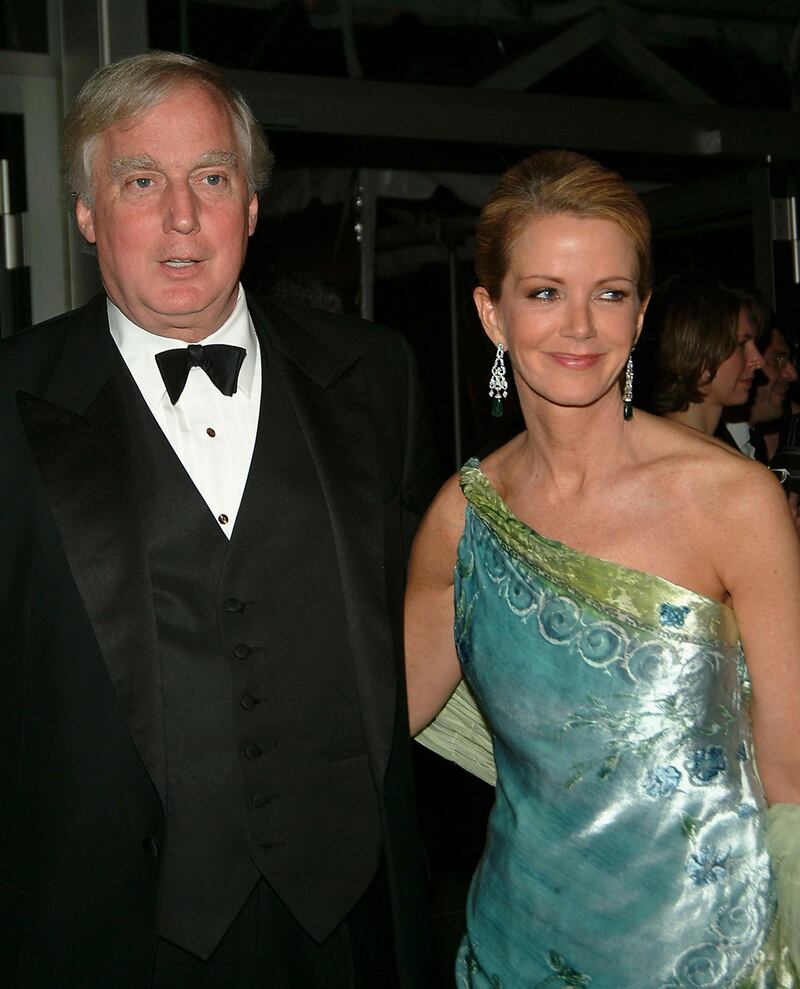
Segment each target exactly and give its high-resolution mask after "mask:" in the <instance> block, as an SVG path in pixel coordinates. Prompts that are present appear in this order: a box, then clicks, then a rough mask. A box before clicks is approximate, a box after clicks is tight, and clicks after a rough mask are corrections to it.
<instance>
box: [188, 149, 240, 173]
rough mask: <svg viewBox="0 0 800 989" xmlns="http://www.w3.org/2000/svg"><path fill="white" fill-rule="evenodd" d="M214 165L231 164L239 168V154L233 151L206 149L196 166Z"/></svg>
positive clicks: (232, 166) (206, 166)
mask: <svg viewBox="0 0 800 989" xmlns="http://www.w3.org/2000/svg"><path fill="white" fill-rule="evenodd" d="M213 165H230V166H231V168H235V169H238V168H239V156H238V155H237V154H236V153H235V152H233V151H206V152H205V153H204V154H202V155H200V157H199V158H198V159H197V164H196V165H195V168H208V167H209V166H213Z"/></svg>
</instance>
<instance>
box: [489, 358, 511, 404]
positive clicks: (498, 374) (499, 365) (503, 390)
mask: <svg viewBox="0 0 800 989" xmlns="http://www.w3.org/2000/svg"><path fill="white" fill-rule="evenodd" d="M504 353H505V351H504V350H503V344H502V343H498V345H497V353H496V354H495V356H494V364H492V374H491V377H490V378H489V398H491V400H492V415H493V416H494V417H495V419H499V418H500V416H501V415H502V414H503V399H504V398H508V382H507V381H506V365H505V361H504V360H503V354H504Z"/></svg>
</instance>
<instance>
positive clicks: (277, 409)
mask: <svg viewBox="0 0 800 989" xmlns="http://www.w3.org/2000/svg"><path fill="white" fill-rule="evenodd" d="M262 349H263V350H264V351H265V354H264V359H263V360H262V368H263V387H262V400H261V412H260V417H259V427H258V436H257V440H256V447H255V452H254V455H253V461H252V463H251V468H250V473H249V476H248V481H247V487H246V490H245V494H244V498H243V501H242V505H241V508H240V511H239V515H238V518H237V521H236V525H235V528H234V531H233V533H232V538H231V541H230V543H229V542H228V540H227V538H226V537H225V535H224V534H223V533H222V531H221V530H220V528H219V526H218V524H217V522H216V520H215V519H214V517H213V516H212V514H211V512H210V511H209V509H208V507H207V506H206V504H205V502H204V501H203V500H202V498H201V496H200V494H199V493H198V491H197V489H196V488H195V487H194V485H193V484H192V482H191V480H190V479H189V477H188V475H187V474H186V472H185V471H184V469H183V467H182V465H181V464H180V462H179V460H178V458H177V457H176V456H175V454H174V453H173V451H172V449H171V447H170V446H169V443H168V442H167V440H166V438H165V437H164V435H163V433H162V432H161V430H160V429H159V427H158V425H157V424H156V423H155V421H154V420H153V418H152V416H150V414H149V412H148V410H147V408H146V406H145V404H144V401H143V400H142V399H141V397H140V396H139V395H138V392H137V391H136V389H135V386H133V385H132V386H131V394H130V395H129V396H128V398H129V400H128V403H127V404H128V406H129V415H130V418H131V423H130V425H131V431H132V434H133V436H134V437H136V438H137V440H136V442H135V443H134V444H133V445H134V446H135V448H136V454H135V456H136V458H137V460H138V463H137V476H138V477H139V478H140V479H141V481H140V484H139V487H140V492H139V501H140V504H141V506H142V512H143V517H144V522H145V531H146V532H147V539H148V555H149V561H150V569H151V576H152V585H153V599H154V604H155V613H156V621H157V626H158V635H159V649H160V657H161V681H162V692H163V705H164V735H165V740H166V766H167V807H166V817H167V829H166V841H165V849H164V855H163V871H162V895H161V902H162V906H161V919H160V923H159V931H160V933H161V934H162V935H163V936H165V937H167V938H169V939H170V940H173V941H175V942H176V943H177V944H180V945H181V946H182V947H184V948H186V949H187V950H190V951H192V952H193V953H194V954H196V955H198V956H200V957H203V958H205V957H208V955H209V954H210V953H211V951H212V950H213V949H214V947H215V946H216V944H217V943H218V942H219V939H220V938H221V937H222V935H223V934H224V932H225V930H226V929H227V927H228V926H229V924H230V922H231V921H232V920H233V918H234V917H235V915H236V913H237V911H238V910H239V908H240V907H241V905H242V904H243V902H244V900H245V899H246V897H247V895H248V894H249V892H250V890H251V889H252V887H253V885H254V883H255V882H256V881H257V879H258V877H259V875H262V876H263V877H264V878H265V879H266V880H267V882H268V883H269V884H270V885H271V886H272V887H273V889H274V890H275V891H276V892H277V893H278V895H279V896H280V897H281V899H282V900H283V901H284V903H285V904H286V906H287V907H288V909H289V910H290V911H291V912H292V914H293V915H294V916H295V918H296V919H297V920H298V922H299V923H300V924H301V925H302V926H303V927H304V928H305V929H306V930H307V931H308V932H309V934H311V935H312V936H313V937H315V938H316V939H318V940H322V939H323V938H324V937H326V936H327V935H328V934H329V933H330V931H331V930H332V929H333V928H334V927H335V926H336V924H338V923H339V922H340V921H341V919H342V918H343V917H344V915H345V914H346V913H347V911H348V910H349V909H350V908H351V907H352V906H353V904H354V903H355V902H356V901H357V900H358V898H359V897H360V895H361V894H362V893H363V892H364V890H365V889H366V887H367V886H368V884H369V882H370V880H371V878H372V876H373V875H374V872H375V869H376V867H377V862H378V859H379V855H380V844H381V825H380V811H379V800H378V796H377V793H376V789H375V786H374V783H373V780H372V777H371V774H370V770H369V763H368V759H367V754H366V750H365V744H364V734H363V729H362V723H361V717H360V712H359V705H358V697H357V692H356V687H355V680H354V674H353V668H352V662H351V656H350V648H349V642H348V639H347V632H346V628H347V626H346V621H345V614H344V603H343V599H342V593H341V589H340V586H339V570H338V566H337V558H336V550H335V545H334V541H333V535H332V532H331V527H330V519H329V515H328V511H327V507H326V503H325V497H324V492H323V491H322V488H321V486H320V482H319V478H318V475H317V472H316V469H315V467H314V463H313V460H312V458H311V455H310V453H309V450H308V446H307V444H306V442H305V438H304V436H303V433H302V430H301V428H300V425H299V422H298V419H297V416H296V415H295V413H294V410H293V408H292V406H291V402H290V400H289V398H288V395H287V393H286V391H285V388H284V386H283V382H282V376H281V373H280V361H281V360H282V358H281V357H280V355H277V354H276V353H274V352H270V351H269V349H268V347H266V346H265V344H264V342H263V341H262ZM208 425H209V426H214V425H215V424H214V423H208ZM206 439H207V440H208V442H224V441H225V438H224V436H222V435H220V432H219V430H218V431H217V436H216V437H214V438H211V437H207V436H206V434H205V433H204V434H203V442H205V441H206ZM346 470H347V465H346V464H343V465H342V471H343V472H346Z"/></svg>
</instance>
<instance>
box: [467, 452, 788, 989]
mask: <svg viewBox="0 0 800 989" xmlns="http://www.w3.org/2000/svg"><path fill="white" fill-rule="evenodd" d="M461 485H462V489H463V491H464V494H465V496H466V498H467V510H466V518H465V529H464V534H463V537H462V539H461V542H460V545H459V549H458V559H457V564H456V575H455V601H456V616H455V635H456V645H457V649H458V655H459V659H460V662H461V667H462V671H463V676H464V678H465V680H466V681H467V682H468V684H469V686H470V687H471V689H472V691H473V693H474V695H475V697H476V698H477V702H478V704H479V706H480V708H481V709H482V711H483V713H484V715H485V717H486V720H487V721H488V723H489V725H490V728H491V732H492V739H493V743H494V757H495V762H496V765H497V773H498V777H497V795H496V802H495V805H494V808H493V810H492V812H491V815H490V819H489V825H488V834H487V841H486V848H485V851H484V853H483V857H482V858H481V861H480V864H479V866H478V868H477V870H476V873H475V875H474V878H473V881H472V885H471V887H470V892H469V897H468V903H467V932H466V934H465V936H464V939H463V941H462V943H461V947H460V949H459V953H458V958H457V962H456V983H457V985H458V986H459V987H474V989H559V987H580V989H700V987H702V989H723V987H725V989H734V987H735V989H745V987H747V989H788V987H796V986H797V985H798V982H797V980H796V975H795V972H794V969H793V967H792V964H791V962H790V961H789V958H788V954H787V952H786V949H785V948H784V947H783V946H782V944H781V943H780V940H779V935H778V929H777V923H776V906H775V892H774V883H773V879H772V876H771V872H770V865H769V859H768V856H767V853H766V850H765V847H764V821H763V813H762V812H763V811H764V809H765V801H764V796H763V792H762V789H761V785H760V783H759V780H758V776H757V773H756V770H755V766H754V762H753V747H752V740H751V730H750V721H749V717H748V712H747V702H746V690H745V687H746V673H745V666H744V662H743V658H742V654H741V647H740V643H739V637H738V632H737V628H736V622H735V619H734V615H733V612H732V611H731V610H730V609H729V608H727V607H726V606H725V605H722V604H720V603H719V602H717V601H714V600H711V599H709V598H706V597H704V596H703V595H700V594H697V593H695V592H693V591H690V590H687V589H686V588H683V587H680V586H678V585H676V584H673V583H670V582H669V581H667V580H664V579H662V578H660V577H655V576H653V575H651V574H646V573H642V572H640V571H634V570H629V569H627V568H625V567H623V566H620V565H618V564H615V563H610V562H608V561H604V560H600V559H597V558H594V557H590V556H587V555H585V554H583V553H580V552H577V551H576V550H574V549H570V548H569V547H568V546H565V545H563V544H562V543H559V542H555V541H553V540H550V539H545V538H544V537H542V536H540V535H538V534H537V533H536V532H534V531H533V530H532V529H530V528H529V527H528V526H526V525H525V524H524V523H523V522H521V521H520V520H519V519H517V518H516V517H515V516H514V515H512V514H511V513H510V512H509V510H508V509H507V507H506V506H505V504H504V503H503V502H502V500H501V499H500V497H499V495H498V494H497V493H496V492H495V490H494V489H493V488H492V486H491V484H490V483H489V480H488V478H487V477H486V476H485V475H484V474H483V473H482V471H481V470H480V467H479V465H478V462H477V461H475V460H471V461H469V462H468V463H467V464H466V466H465V467H464V468H463V469H462V472H461Z"/></svg>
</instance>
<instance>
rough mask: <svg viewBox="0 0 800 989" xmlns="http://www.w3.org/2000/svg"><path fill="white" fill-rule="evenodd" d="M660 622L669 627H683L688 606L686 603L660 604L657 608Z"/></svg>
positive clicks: (688, 609)
mask: <svg viewBox="0 0 800 989" xmlns="http://www.w3.org/2000/svg"><path fill="white" fill-rule="evenodd" d="M658 611H659V616H660V618H661V624H662V625H665V626H669V627H671V628H683V626H684V625H685V624H686V617H687V615H688V614H689V611H690V608H689V606H688V605H686V604H666V603H665V604H662V605H661V607H660V608H659V609H658Z"/></svg>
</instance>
